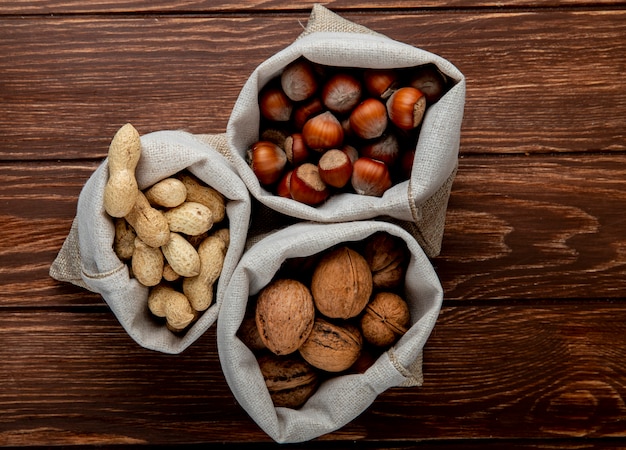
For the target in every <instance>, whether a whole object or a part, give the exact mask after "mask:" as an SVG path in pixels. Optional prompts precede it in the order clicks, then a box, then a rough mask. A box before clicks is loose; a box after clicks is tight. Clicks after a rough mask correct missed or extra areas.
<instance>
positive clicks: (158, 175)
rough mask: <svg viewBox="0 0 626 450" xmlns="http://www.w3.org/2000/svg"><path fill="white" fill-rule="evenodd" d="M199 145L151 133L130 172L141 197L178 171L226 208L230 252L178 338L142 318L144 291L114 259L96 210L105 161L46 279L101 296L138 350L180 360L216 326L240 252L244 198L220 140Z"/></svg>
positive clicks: (109, 224)
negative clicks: (210, 296) (212, 290)
mask: <svg viewBox="0 0 626 450" xmlns="http://www.w3.org/2000/svg"><path fill="white" fill-rule="evenodd" d="M205 141H208V142H202V141H200V140H199V139H197V138H196V137H195V136H193V135H192V134H189V133H185V132H182V131H158V132H155V133H150V134H146V135H144V136H142V137H141V158H140V160H139V164H138V165H137V169H136V174H137V182H138V184H139V188H140V189H144V188H146V187H148V186H151V185H153V184H154V183H156V182H157V181H160V180H162V179H164V178H167V177H168V176H171V175H174V174H176V173H178V172H180V171H182V170H183V169H187V170H189V172H191V173H193V174H194V175H196V176H197V177H198V178H199V179H201V180H202V181H204V182H205V183H206V184H207V185H209V186H211V187H213V188H214V189H216V190H218V191H219V192H221V193H222V194H223V195H224V197H225V200H226V202H227V206H226V214H227V219H225V220H227V221H228V225H229V228H230V245H229V248H228V251H227V254H226V257H225V260H224V266H223V269H222V273H221V275H220V278H219V280H218V282H217V292H216V295H215V297H214V302H213V304H212V305H211V306H210V307H209V309H208V310H206V311H204V312H203V313H202V315H201V316H200V318H199V319H198V320H197V321H196V322H195V323H194V324H193V325H192V326H191V328H190V329H189V330H187V331H186V332H185V333H184V334H181V335H179V334H174V333H172V332H171V331H169V330H168V329H167V328H166V327H165V325H164V324H162V323H160V322H158V321H156V320H155V319H154V318H153V317H152V316H151V313H150V312H149V310H148V306H147V299H148V288H146V287H145V286H142V285H141V284H140V283H139V282H138V281H137V280H136V279H134V278H131V277H130V276H129V270H128V267H127V265H126V264H125V263H123V262H122V261H120V259H119V258H118V257H117V256H116V254H115V253H114V251H113V247H112V246H113V239H114V235H115V231H114V225H113V220H112V219H111V218H110V217H109V216H108V215H107V214H106V212H105V211H104V206H103V191H104V185H105V184H106V181H107V179H108V165H107V160H106V159H105V160H104V161H103V163H102V164H101V165H100V166H99V167H98V169H97V170H96V171H95V172H94V173H93V174H92V176H91V177H90V178H89V180H88V181H87V182H86V183H85V186H84V187H83V189H82V191H81V193H80V196H79V198H78V205H77V213H76V217H75V219H74V222H73V224H72V227H71V230H70V233H69V235H68V237H67V238H66V240H65V242H64V244H63V246H62V248H61V250H60V252H59V254H58V256H57V257H56V259H55V260H54V262H53V264H52V266H51V267H50V275H51V276H52V278H54V279H56V280H59V281H66V282H70V283H73V284H75V285H77V286H80V287H83V288H85V289H88V290H90V291H92V292H96V293H98V294H101V295H102V297H103V299H104V300H105V302H106V303H107V304H108V305H109V307H110V308H111V310H112V312H113V313H114V314H115V316H116V317H117V319H118V320H119V322H120V324H121V325H122V327H123V328H124V329H125V330H126V332H127V333H128V334H129V335H130V336H131V337H132V338H133V339H134V340H135V341H136V342H137V343H138V344H140V345H141V346H143V347H145V348H148V349H151V350H155V351H159V352H163V353H171V354H175V353H180V352H182V351H183V350H184V349H185V348H187V347H188V346H189V345H190V344H192V343H193V342H194V341H195V340H196V339H198V338H199V337H200V336H201V335H202V334H203V333H204V332H205V331H206V330H207V329H208V328H209V327H210V326H211V325H212V324H214V323H215V321H216V320H217V315H218V311H219V307H220V305H221V303H222V302H223V300H224V295H223V293H224V288H225V287H226V286H227V284H228V280H229V278H230V275H231V274H232V272H233V270H234V268H235V266H236V265H237V263H238V261H239V258H240V257H241V254H242V252H243V249H244V246H245V240H246V236H247V231H248V226H249V220H250V207H251V205H250V203H251V202H250V195H249V192H248V190H247V189H246V186H245V185H244V184H243V183H242V181H241V179H240V178H239V176H238V175H237V173H236V172H235V171H234V170H233V168H232V166H231V165H230V163H229V162H228V160H227V159H226V158H225V157H224V156H223V155H222V154H220V153H219V152H218V150H219V149H220V148H221V147H223V146H224V145H225V137H224V135H215V136H213V137H212V138H211V139H205Z"/></svg>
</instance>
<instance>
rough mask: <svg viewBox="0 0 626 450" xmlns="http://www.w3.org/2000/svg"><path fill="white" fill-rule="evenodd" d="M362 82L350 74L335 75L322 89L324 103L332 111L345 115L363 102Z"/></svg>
mask: <svg viewBox="0 0 626 450" xmlns="http://www.w3.org/2000/svg"><path fill="white" fill-rule="evenodd" d="M361 91H362V88H361V82H360V81H359V80H358V79H357V78H356V77H354V76H352V75H350V74H348V73H341V72H340V73H337V74H335V75H333V76H332V77H331V78H330V79H329V80H328V81H327V82H326V83H325V84H324V86H323V88H322V103H323V104H324V106H326V107H327V108H328V109H330V110H331V111H333V112H335V113H338V114H344V113H347V112H349V111H351V110H352V109H353V108H354V107H355V106H356V105H357V104H358V103H359V100H361Z"/></svg>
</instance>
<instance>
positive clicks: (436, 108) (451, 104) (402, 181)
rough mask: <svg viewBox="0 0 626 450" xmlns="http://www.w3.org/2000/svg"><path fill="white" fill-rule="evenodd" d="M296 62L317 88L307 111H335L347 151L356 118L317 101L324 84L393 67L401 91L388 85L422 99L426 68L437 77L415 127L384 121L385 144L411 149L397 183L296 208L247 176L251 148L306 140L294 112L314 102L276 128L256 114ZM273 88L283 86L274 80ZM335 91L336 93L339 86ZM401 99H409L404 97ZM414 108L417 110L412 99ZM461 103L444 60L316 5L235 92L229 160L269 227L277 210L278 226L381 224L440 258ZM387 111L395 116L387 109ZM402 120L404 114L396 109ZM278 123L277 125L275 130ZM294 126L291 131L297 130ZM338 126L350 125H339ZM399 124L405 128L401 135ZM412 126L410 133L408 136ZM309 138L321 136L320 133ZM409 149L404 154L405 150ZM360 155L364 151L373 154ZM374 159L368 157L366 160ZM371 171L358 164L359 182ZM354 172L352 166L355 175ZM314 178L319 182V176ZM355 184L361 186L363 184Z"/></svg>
mask: <svg viewBox="0 0 626 450" xmlns="http://www.w3.org/2000/svg"><path fill="white" fill-rule="evenodd" d="M303 59H304V60H306V61H307V62H310V63H312V64H313V66H314V70H315V71H316V72H315V73H314V76H315V77H317V84H318V90H317V91H316V92H317V93H316V94H315V95H314V96H316V95H317V96H320V97H321V98H322V99H323V100H324V102H323V106H322V109H321V110H320V109H319V108H318V109H315V111H316V112H318V113H319V112H320V111H327V110H329V109H331V108H334V110H333V111H332V112H333V113H334V115H335V116H336V117H337V118H338V120H339V121H340V122H341V125H343V128H344V139H343V141H341V144H346V143H349V145H351V146H354V147H357V144H353V142H354V141H351V140H350V139H349V138H348V135H349V133H351V134H352V135H354V134H355V133H356V131H355V130H356V124H357V120H355V119H353V116H354V115H355V113H356V108H355V109H353V110H352V111H353V113H352V115H350V119H349V121H348V120H346V117H347V113H346V112H345V111H344V112H336V113H335V110H337V108H338V107H337V105H335V106H330V104H327V103H328V102H327V101H326V100H325V98H324V95H325V94H324V92H323V87H322V85H323V84H324V83H326V82H328V81H329V79H330V78H332V75H333V74H335V73H339V72H346V71H347V73H349V74H355V75H356V76H357V78H358V77H360V76H363V77H365V73H364V71H365V69H376V70H377V69H393V70H397V72H398V73H400V74H401V75H398V76H399V77H400V78H401V79H402V80H403V83H404V84H402V83H399V84H396V85H395V86H398V87H399V86H405V87H406V85H407V84H410V85H411V86H420V88H421V89H422V90H423V92H424V94H426V93H427V92H428V89H429V88H428V87H427V86H424V85H423V84H420V83H422V82H423V80H422V81H420V80H421V79H420V77H419V76H418V73H423V72H422V70H425V69H430V70H431V75H432V76H434V75H433V71H434V72H435V73H436V74H437V76H438V77H439V76H440V77H441V79H440V80H439V81H441V83H443V86H440V88H441V90H442V92H440V93H439V95H441V96H440V97H439V98H438V97H437V94H436V93H433V94H432V97H430V96H428V98H427V103H426V107H425V108H426V109H425V114H424V115H423V119H422V121H421V123H420V124H419V125H418V126H417V127H416V128H412V129H410V130H408V131H407V130H406V128H407V127H406V126H405V125H397V126H396V125H395V122H393V125H392V121H391V120H390V121H389V125H388V126H387V128H386V130H385V134H384V135H383V137H390V136H391V135H394V133H393V132H392V131H394V132H395V131H399V134H398V135H397V136H398V137H397V139H398V140H400V141H401V143H400V145H401V146H404V147H403V150H404V152H405V153H410V154H411V155H412V151H413V150H415V152H414V157H413V159H412V163H411V162H410V161H411V159H408V160H407V161H409V162H408V163H407V162H406V161H404V162H403V163H402V164H403V167H404V170H405V171H406V170H407V169H408V171H410V174H407V173H406V172H403V171H402V170H401V169H397V168H396V169H394V170H396V171H397V172H398V175H394V174H393V173H392V175H391V179H392V183H393V184H392V185H391V187H389V188H388V189H386V191H384V193H383V194H382V195H381V194H380V193H376V194H370V195H360V192H361V191H362V190H363V189H362V187H357V186H355V184H354V182H353V183H352V187H351V186H350V183H348V185H346V186H347V187H346V188H343V190H336V189H334V188H331V189H330V190H331V191H332V192H331V194H330V195H329V196H328V197H327V198H326V199H325V200H323V201H322V202H321V203H315V204H310V203H306V202H303V201H301V200H300V198H298V199H297V200H294V199H293V198H295V194H294V196H293V198H284V197H282V196H281V195H278V192H279V190H280V183H281V181H280V180H279V181H275V180H274V179H273V178H270V179H266V180H264V182H263V183H261V181H260V178H259V177H258V174H257V173H256V172H255V170H253V169H252V168H251V165H254V164H255V163H254V159H253V158H251V157H250V154H249V150H250V149H251V148H252V147H253V146H254V144H256V143H258V142H259V141H267V140H269V141H272V142H274V143H278V145H279V146H280V145H282V143H284V142H285V141H284V140H283V139H284V138H285V137H289V136H291V135H292V134H293V133H301V134H303V135H304V134H307V133H306V131H307V130H306V125H304V126H303V125H302V122H301V121H300V119H301V117H302V116H298V114H299V112H296V111H297V110H299V111H307V108H308V107H304V106H305V104H307V103H308V102H309V99H310V98H312V97H309V98H308V99H307V100H304V101H293V102H292V104H291V107H292V109H291V116H290V117H289V119H287V121H284V120H285V119H284V117H283V118H282V119H276V120H274V119H268V118H267V116H266V114H264V113H262V112H261V109H262V108H265V106H262V105H265V103H263V102H264V100H261V97H262V95H263V92H264V89H269V88H270V87H271V86H272V84H273V83H277V81H276V80H278V79H279V78H280V77H281V74H283V73H284V72H285V69H286V67H288V66H289V65H290V64H291V63H294V62H297V61H300V60H303ZM341 69H346V70H345V71H344V70H341ZM396 81H398V80H396ZM430 81H432V80H430ZM280 82H281V83H282V79H281V80H280ZM367 86H368V85H366V84H365V83H364V85H363V86H362V89H361V97H360V99H361V100H363V99H364V98H366V97H371V96H376V95H378V94H373V93H371V92H370V91H368V90H367V89H366V87H367ZM431 87H432V83H431ZM284 89H286V88H284ZM337 89H338V90H341V84H340V87H339V88H337ZM330 91H331V94H329V95H330V96H332V95H333V94H332V90H330ZM337 95H339V94H337ZM406 95H409V96H410V95H412V94H411V93H408V92H407V94H406ZM429 95H430V94H429ZM382 97H384V98H385V100H384V101H383V100H382V98H381V101H383V104H384V102H387V101H389V100H390V97H387V96H386V95H382ZM425 97H426V95H425ZM268 98H269V97H268ZM294 98H296V99H297V98H298V97H295V96H294ZM398 98H400V95H398ZM398 101H399V100H398ZM399 102H400V101H399ZM413 102H414V103H415V100H414V101H413ZM420 102H423V99H422V100H420V101H418V102H417V104H421V105H422V108H423V107H424V103H420ZM277 103H280V102H272V100H268V103H267V105H268V106H267V107H266V109H269V110H271V111H276V110H278V108H279V106H278V105H277ZM340 103H341V102H340ZM364 103H365V102H364ZM400 103H402V102H400ZM431 103H432V104H431ZM464 103H465V78H464V76H463V74H462V73H461V72H459V70H458V69H457V68H456V67H454V66H453V65H452V64H451V63H450V62H448V61H447V60H445V59H443V58H441V57H439V56H437V55H435V54H432V53H430V52H428V51H425V50H422V49H419V48H416V47H413V46H411V45H408V44H405V43H401V42H398V41H396V40H393V39H390V38H388V37H386V36H384V35H381V34H379V33H376V32H374V31H372V30H370V29H368V28H366V27H364V26H361V25H358V24H355V23H353V22H350V21H348V20H346V19H344V18H342V17H340V16H339V15H337V14H335V13H333V12H331V11H330V10H328V9H326V8H325V7H323V6H321V5H315V6H314V7H313V9H312V13H311V15H310V18H309V21H308V23H307V26H306V29H305V30H304V32H303V33H302V34H301V35H300V36H299V37H298V38H297V39H296V40H295V41H294V42H293V43H291V44H290V45H289V46H287V47H286V48H284V49H283V50H281V51H280V52H278V53H276V54H275V55H273V56H272V57H270V58H269V59H267V60H265V61H263V62H262V63H261V64H260V65H259V66H258V67H257V68H256V69H255V70H254V71H253V73H252V74H251V76H250V77H249V78H248V80H247V82H246V83H245V85H244V86H243V88H242V90H241V92H240V94H239V97H238V99H237V101H236V104H235V106H234V108H233V111H232V114H231V116H230V119H229V122H228V126H227V137H228V144H229V148H228V150H229V152H230V157H229V158H230V159H231V160H232V162H233V163H234V166H235V167H236V170H237V171H238V172H239V174H240V176H241V178H242V179H243V181H244V183H245V184H246V186H247V187H248V189H249V190H250V192H251V194H252V196H253V197H254V198H255V199H257V200H258V201H259V202H260V204H261V206H260V209H259V211H260V212H259V213H256V212H255V213H253V214H254V215H257V214H259V215H262V214H263V211H264V210H270V211H269V214H268V217H267V219H265V220H274V219H275V216H276V215H275V214H274V212H278V213H279V215H278V219H277V221H278V222H279V223H280V222H281V221H283V220H284V219H282V218H281V217H280V216H281V215H284V216H289V217H291V218H297V219H299V220H301V219H302V220H311V221H317V222H341V221H353V220H366V219H371V218H374V217H386V218H390V219H392V220H393V221H395V222H396V223H398V224H400V225H401V226H403V227H404V228H405V229H407V230H408V231H409V232H410V233H411V234H412V235H413V236H414V237H415V238H416V239H417V240H418V241H419V242H420V245H422V248H423V249H424V251H425V252H426V253H427V255H429V256H431V257H432V256H436V255H438V253H439V252H440V249H441V240H442V236H443V229H444V224H445V214H446V209H447V203H448V199H449V194H450V190H451V186H452V183H453V180H454V177H455V174H456V170H457V165H458V150H459V143H460V129H461V121H462V117H463V109H464ZM387 107H388V108H392V109H393V110H394V111H395V110H396V108H393V107H391V106H390V105H389V104H387ZM402 108H403V106H402V105H400V106H399V107H398V109H402ZM309 111H310V110H309ZM372 111H373V110H372ZM370 112H371V111H370ZM404 113H406V111H403V114H404ZM303 114H304V113H303ZM363 114H364V115H360V117H361V118H363V117H365V118H364V119H363V120H368V118H369V117H370V116H368V115H367V114H368V112H367V111H365V112H364V113H363ZM411 114H412V113H411ZM309 117H311V116H309ZM390 117H391V116H390ZM412 117H413V116H412ZM281 120H282V121H283V122H280V121H281ZM299 121H300V122H299ZM279 122H280V123H279ZM298 122H299V124H297V123H298ZM346 123H347V124H350V125H349V126H347V125H344V124H346ZM283 125H285V126H283ZM318 125H319V127H317V128H316V127H315V126H314V125H311V126H310V127H309V128H310V130H309V131H310V133H309V134H311V133H314V132H315V130H322V131H321V132H322V133H325V132H326V131H324V130H328V128H327V127H326V128H325V126H326V125H325V123H324V124H321V125H320V124H319V123H318ZM346 126H347V127H348V128H346ZM400 126H402V127H403V128H402V129H400V128H399V127H400ZM411 126H412V125H409V126H408V128H410V127H411ZM301 127H303V128H301ZM364 127H365V129H367V130H369V129H370V128H371V127H369V126H368V125H367V123H366V125H365V126H364ZM392 129H393V130H392ZM311 130H312V131H311ZM379 132H380V131H379ZM317 136H318V137H319V135H317ZM360 136H362V138H357V140H358V141H359V145H360V144H364V145H365V144H366V143H370V142H371V141H374V140H375V139H374V138H371V136H374V135H369V134H367V133H366V134H360ZM391 137H394V136H391ZM292 138H293V136H292ZM304 140H305V142H307V143H310V145H311V146H315V145H320V146H324V145H331V146H332V145H333V144H336V142H335V143H332V142H330V143H329V142H328V141H325V143H323V144H322V143H319V141H318V140H317V139H316V138H312V139H309V140H307V139H306V138H305V139H304ZM381 140H382V138H381ZM310 141H313V142H310ZM364 141H368V142H364ZM295 142H296V140H295V139H294V140H293V141H292V142H291V143H290V144H289V145H292V144H293V145H294V147H293V148H292V150H293V155H291V153H289V152H287V154H288V157H289V160H288V162H287V164H286V167H287V168H286V169H284V170H285V171H288V170H289V168H290V167H291V168H295V167H296V166H297V165H298V163H293V164H291V165H290V163H291V162H292V159H291V157H292V156H293V158H294V160H295V159H297V156H296V153H295V152H296V150H295V148H296V147H295V144H294V143H295ZM385 142H389V141H385ZM341 144H340V145H341ZM407 145H408V146H409V147H406V146H407ZM358 150H359V152H360V154H361V156H362V155H364V154H366V153H365V151H361V150H362V148H360V147H359V148H358ZM368 151H370V152H371V150H368ZM313 153H316V156H317V157H319V149H317V150H314V151H313ZM368 154H371V153H368ZM264 156H267V153H265V154H264V155H261V156H260V158H264ZM281 158H282V156H281ZM372 158H375V157H374V156H372ZM381 158H382V157H381ZM266 162H267V158H265V159H264V160H262V161H260V162H259V164H258V166H257V167H260V169H259V170H264V169H265V168H264V167H261V165H263V164H265V163H266ZM353 162H354V160H353ZM315 163H316V162H315ZM397 164H400V163H397ZM397 164H396V165H397ZM407 164H408V167H407ZM373 170H374V169H372V170H369V168H368V167H367V166H366V165H365V163H362V164H360V167H359V170H358V173H361V174H364V175H363V176H364V177H366V176H367V175H368V173H369V174H370V175H371V174H372V171H373ZM376 170H378V169H376ZM320 171H321V161H320ZM294 173H295V172H294ZM294 173H292V174H291V175H290V176H291V178H290V180H291V189H296V190H297V191H298V192H300V189H299V187H296V188H294V184H295V183H294V182H293V180H294V177H295V176H296V175H294ZM356 173H357V167H356V164H355V165H354V172H353V177H354V176H355V174H356ZM264 175H267V174H264ZM309 175H310V174H309ZM309 175H306V174H304V170H303V175H302V176H301V177H300V176H299V178H302V179H304V178H306V177H307V176H309ZM315 178H316V179H317V177H315ZM382 179H384V180H385V181H384V182H383V183H382V184H386V183H388V181H387V179H386V175H385V176H381V177H380V178H378V180H382ZM362 183H365V184H366V185H367V179H366V180H365V181H362ZM339 192H341V193H339ZM355 192H356V193H355ZM305 197H306V195H305ZM314 201H317V200H314Z"/></svg>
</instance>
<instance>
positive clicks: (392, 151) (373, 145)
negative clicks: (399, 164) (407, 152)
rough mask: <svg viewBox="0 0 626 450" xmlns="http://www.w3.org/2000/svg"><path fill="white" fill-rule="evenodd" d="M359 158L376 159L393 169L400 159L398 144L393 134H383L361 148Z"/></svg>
mask: <svg viewBox="0 0 626 450" xmlns="http://www.w3.org/2000/svg"><path fill="white" fill-rule="evenodd" d="M361 156H367V157H368V158H372V159H377V160H379V161H382V162H384V163H385V164H387V166H388V167H393V166H394V165H395V163H396V161H398V159H399V158H400V144H399V143H398V138H397V137H396V135H395V134H393V133H388V134H383V135H382V136H381V137H379V138H378V139H376V140H374V141H371V142H368V143H366V144H365V145H363V146H362V147H361Z"/></svg>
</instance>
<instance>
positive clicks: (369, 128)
mask: <svg viewBox="0 0 626 450" xmlns="http://www.w3.org/2000/svg"><path fill="white" fill-rule="evenodd" d="M387 123H388V120H387V109H386V108H385V105H384V104H383V103H382V102H381V101H380V100H378V99H375V98H368V99H365V100H363V102H361V103H360V104H359V105H358V106H357V107H356V108H354V109H353V110H352V113H350V128H351V129H352V131H353V132H354V133H355V134H356V135H357V136H358V137H360V138H363V139H375V138H377V137H380V136H382V134H383V133H384V131H385V129H386V128H387Z"/></svg>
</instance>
